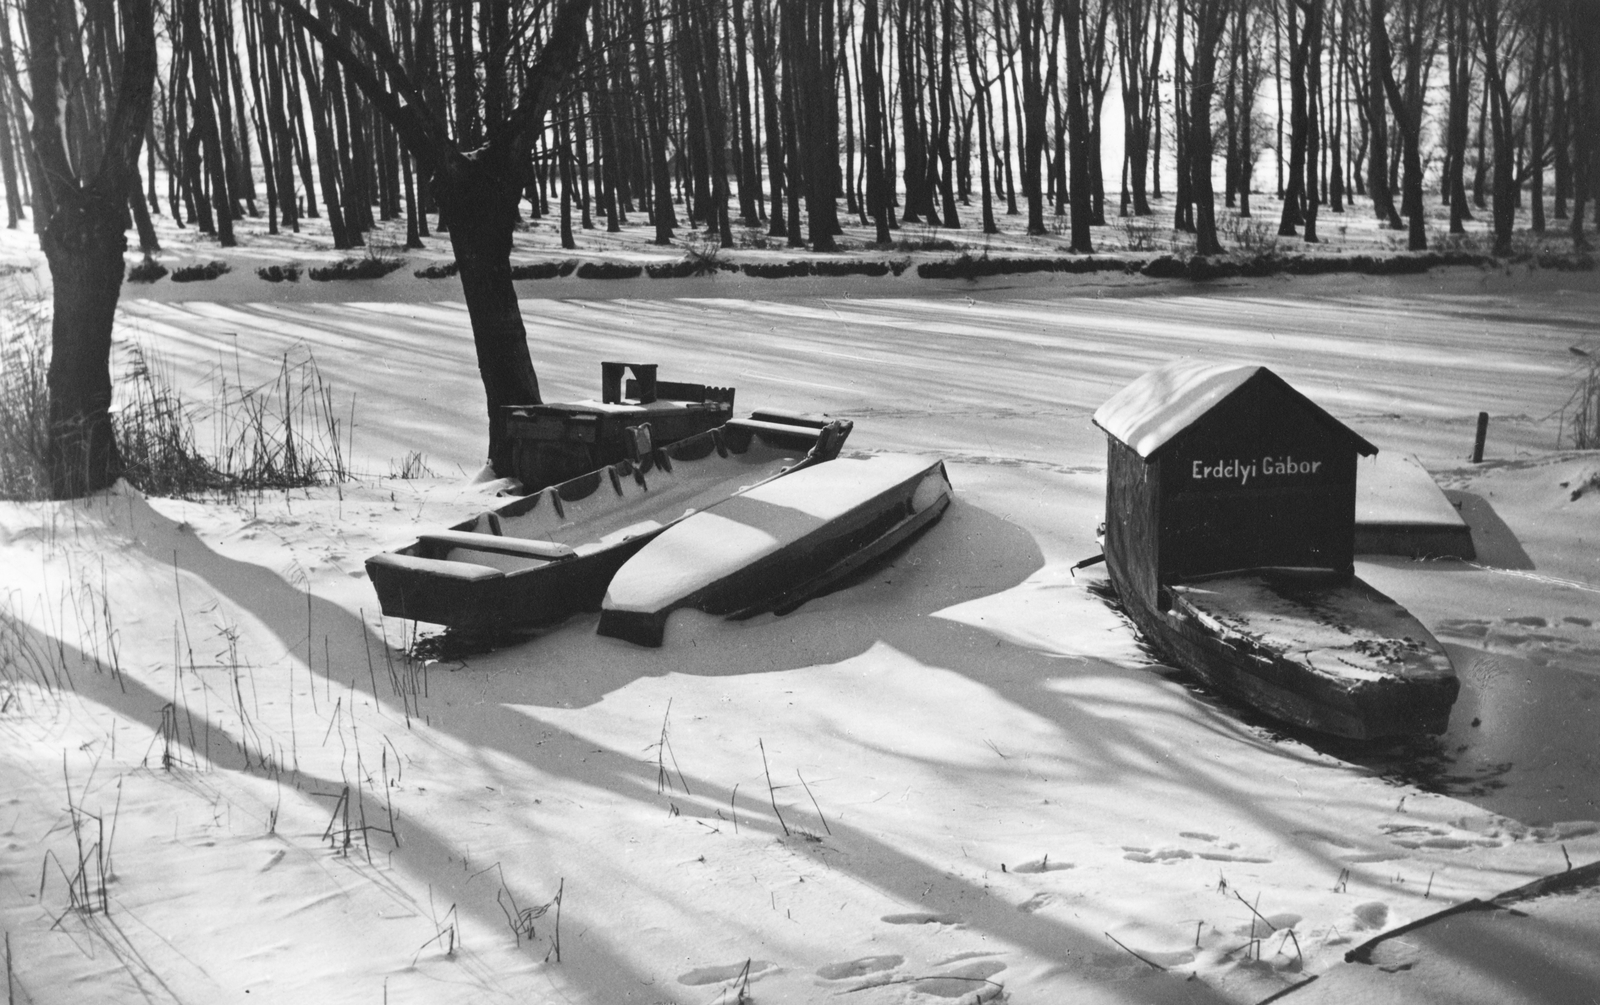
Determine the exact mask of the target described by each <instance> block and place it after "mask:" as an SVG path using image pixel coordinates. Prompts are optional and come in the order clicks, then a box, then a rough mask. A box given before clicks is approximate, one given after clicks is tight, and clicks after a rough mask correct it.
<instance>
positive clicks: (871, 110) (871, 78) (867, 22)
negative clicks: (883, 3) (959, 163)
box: [861, 0, 989, 245]
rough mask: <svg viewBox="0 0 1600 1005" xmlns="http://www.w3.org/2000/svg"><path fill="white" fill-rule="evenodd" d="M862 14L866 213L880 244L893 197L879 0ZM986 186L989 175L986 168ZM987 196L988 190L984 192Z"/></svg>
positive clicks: (865, 0) (873, 0)
mask: <svg viewBox="0 0 1600 1005" xmlns="http://www.w3.org/2000/svg"><path fill="white" fill-rule="evenodd" d="M863 4H864V6H863V10H862V15H861V102H862V106H863V112H862V114H863V117H864V119H865V124H866V137H865V142H864V148H863V150H862V154H863V156H864V157H865V158H866V162H867V198H866V204H867V212H868V213H870V214H871V215H872V220H873V223H874V225H875V226H876V240H877V243H878V244H879V245H887V244H888V243H889V217H890V216H891V215H892V214H893V213H894V206H893V204H892V203H893V197H892V195H891V194H890V193H889V192H888V191H886V189H887V188H888V181H889V178H888V173H887V170H886V167H885V165H884V163H883V136H884V124H883V105H882V101H883V97H882V92H883V77H882V72H883V54H882V52H881V51H880V50H879V48H878V44H879V41H880V40H881V37H882V36H881V35H880V34H879V28H878V0H863ZM985 168H986V170H985V174H984V179H985V184H986V185H987V180H988V177H989V176H988V173H987V165H985ZM985 194H986V195H987V189H986V190H985Z"/></svg>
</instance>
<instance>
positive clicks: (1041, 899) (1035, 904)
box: [1017, 893, 1056, 914]
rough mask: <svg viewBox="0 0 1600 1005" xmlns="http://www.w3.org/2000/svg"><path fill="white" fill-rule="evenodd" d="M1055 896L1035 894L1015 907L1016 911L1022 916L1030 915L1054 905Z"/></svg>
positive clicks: (1051, 894)
mask: <svg viewBox="0 0 1600 1005" xmlns="http://www.w3.org/2000/svg"><path fill="white" fill-rule="evenodd" d="M1055 899H1056V895H1055V894H1053V893H1036V894H1034V895H1033V896H1031V897H1029V898H1028V899H1027V900H1024V901H1023V902H1022V903H1020V904H1018V905H1017V910H1019V911H1021V912H1022V913H1023V914H1032V913H1034V912H1035V911H1039V910H1042V909H1044V908H1046V907H1049V906H1050V905H1051V904H1053V903H1055Z"/></svg>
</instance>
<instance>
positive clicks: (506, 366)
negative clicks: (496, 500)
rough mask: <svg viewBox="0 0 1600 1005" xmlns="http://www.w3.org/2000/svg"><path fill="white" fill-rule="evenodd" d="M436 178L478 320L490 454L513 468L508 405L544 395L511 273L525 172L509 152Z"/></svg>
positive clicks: (466, 294) (500, 468) (475, 335)
mask: <svg viewBox="0 0 1600 1005" xmlns="http://www.w3.org/2000/svg"><path fill="white" fill-rule="evenodd" d="M434 181H435V186H434V191H435V193H436V195H437V197H438V199H439V201H440V203H441V204H443V206H444V210H445V212H447V213H449V214H450V221H451V224H450V247H451V250H452V251H454V252H455V260H456V264H457V266H459V268H460V272H459V275H460V277H461V292H462V296H463V298H464V299H465V300H466V302H467V316H468V317H469V318H470V319H471V322H472V341H473V344H474V346H475V347H476V349H477V357H478V375H479V376H480V377H481V378H482V379H483V389H484V394H485V397H486V399H487V401H486V404H487V407H488V418H489V462H490V464H492V465H493V466H494V469H495V471H497V472H501V473H509V472H510V471H511V441H510V438H509V437H508V436H507V434H506V424H505V416H504V414H503V410H504V408H505V407H506V406H509V405H534V404H538V403H539V402H540V401H541V400H542V399H541V398H540V397H539V378H538V376H537V375H536V374H535V373H534V369H533V358H532V356H531V355H530V354H529V352H528V331H527V328H526V327H524V325H523V322H522V310H521V308H520V307H519V306H518V304H517V291H516V287H515V285H514V284H513V283H512V281H511V234H512V230H513V227H514V221H515V219H516V217H515V209H516V205H517V202H518V201H519V200H520V199H521V197H522V181H521V173H520V171H519V170H517V169H516V166H515V165H513V164H511V163H506V162H505V159H504V158H498V157H485V158H482V159H479V160H463V161H462V162H461V163H459V164H457V165H456V166H455V167H454V168H453V169H451V170H449V171H446V172H444V173H442V174H440V175H436V176H435V179H434Z"/></svg>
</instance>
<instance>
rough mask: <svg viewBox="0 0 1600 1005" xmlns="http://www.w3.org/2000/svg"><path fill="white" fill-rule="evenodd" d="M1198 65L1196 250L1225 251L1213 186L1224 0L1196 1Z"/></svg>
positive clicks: (1193, 93) (1194, 81)
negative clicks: (1213, 116)
mask: <svg viewBox="0 0 1600 1005" xmlns="http://www.w3.org/2000/svg"><path fill="white" fill-rule="evenodd" d="M1190 8H1191V10H1193V12H1194V66H1193V76H1192V77H1191V78H1190V81H1189V100H1190V102H1191V104H1190V106H1189V127H1190V132H1189V143H1188V154H1189V165H1190V171H1191V172H1192V173H1191V175H1190V180H1189V190H1190V194H1191V195H1192V196H1193V197H1194V206H1195V221H1194V222H1195V253H1196V254H1199V255H1220V254H1222V243H1221V242H1220V241H1218V240H1217V218H1216V196H1215V194H1214V193H1213V192H1212V188H1211V160H1212V155H1211V102H1212V98H1213V97H1214V96H1215V94H1216V91H1217V80H1216V72H1217V48H1218V46H1220V45H1221V42H1222V28H1223V25H1224V24H1225V23H1226V21H1227V15H1228V9H1227V5H1226V4H1225V3H1224V0H1192V2H1191V4H1190Z"/></svg>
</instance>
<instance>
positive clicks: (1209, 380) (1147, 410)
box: [1094, 359, 1378, 460]
mask: <svg viewBox="0 0 1600 1005" xmlns="http://www.w3.org/2000/svg"><path fill="white" fill-rule="evenodd" d="M1257 376H1260V377H1262V378H1264V379H1269V380H1272V381H1275V382H1276V383H1277V384H1279V385H1280V386H1281V387H1282V388H1283V389H1285V390H1287V391H1288V392H1289V393H1290V394H1292V395H1294V396H1295V397H1296V398H1298V399H1300V400H1301V401H1302V402H1304V403H1305V406H1306V408H1307V409H1309V410H1311V412H1312V414H1313V415H1315V416H1316V417H1317V418H1318V419H1319V420H1320V421H1322V422H1323V423H1324V424H1325V425H1328V426H1331V427H1332V428H1333V429H1335V430H1336V431H1338V432H1340V433H1342V434H1344V435H1345V436H1348V437H1349V438H1350V439H1351V440H1352V441H1354V444H1355V448H1356V450H1357V451H1358V452H1359V453H1361V454H1363V455H1369V456H1370V455H1372V454H1375V453H1377V452H1378V448H1377V447H1375V446H1373V445H1372V444H1371V443H1368V442H1367V441H1366V440H1365V439H1363V438H1362V437H1361V436H1360V435H1358V434H1357V433H1356V432H1355V431H1354V430H1352V429H1351V428H1350V427H1349V426H1346V425H1345V424H1344V423H1342V422H1340V421H1339V420H1338V419H1335V418H1334V417H1333V416H1331V415H1329V414H1328V413H1327V412H1326V411H1324V410H1323V409H1322V407H1321V406H1319V405H1318V404H1317V403H1316V402H1314V401H1312V400H1311V399H1310V398H1307V397H1306V396H1305V395H1303V394H1301V393H1300V392H1299V391H1296V390H1295V389H1294V388H1293V387H1291V386H1290V385H1289V384H1288V383H1287V382H1286V381H1284V379H1283V378H1282V377H1279V376H1278V375H1277V374H1275V373H1273V372H1272V371H1271V370H1268V369H1267V368H1266V367H1264V366H1251V365H1248V364H1242V363H1207V362H1203V361H1201V360H1196V359H1178V360H1174V361H1173V362H1171V363H1168V364H1167V365H1165V366H1161V367H1157V368H1156V369H1154V370H1151V371H1150V372H1148V373H1146V374H1145V375H1144V376H1142V377H1140V378H1139V379H1138V380H1135V381H1134V382H1133V383H1131V384H1129V385H1128V386H1127V387H1125V388H1123V389H1122V390H1120V391H1118V392H1117V393H1116V394H1114V395H1112V396H1111V398H1110V399H1109V400H1107V401H1106V403H1105V404H1103V405H1101V406H1100V408H1099V409H1098V410H1096V412H1095V413H1094V424H1095V425H1097V426H1099V427H1100V428H1101V429H1103V430H1105V431H1106V432H1107V433H1108V434H1110V435H1111V436H1113V437H1115V438H1117V439H1118V440H1121V441H1122V442H1123V443H1126V444H1127V445H1128V446H1130V447H1132V448H1133V449H1134V451H1135V452H1136V453H1137V454H1138V455H1139V456H1140V457H1143V458H1145V459H1146V460H1148V459H1150V457H1151V456H1152V455H1154V454H1155V453H1156V452H1157V451H1159V450H1160V449H1161V448H1162V447H1163V446H1165V445H1166V444H1167V443H1168V442H1169V441H1170V440H1171V439H1172V438H1173V437H1175V436H1177V435H1178V434H1179V433H1181V432H1183V431H1184V430H1185V429H1188V428H1189V427H1190V426H1192V425H1193V424H1194V423H1195V422H1197V421H1199V419H1200V418H1201V417H1202V416H1204V415H1205V414H1206V413H1207V412H1209V411H1211V409H1213V408H1215V407H1216V406H1217V405H1219V404H1221V403H1222V402H1223V401H1224V400H1226V399H1227V398H1228V397H1230V396H1231V395H1232V394H1233V393H1234V392H1235V391H1237V390H1239V389H1240V388H1241V387H1243V386H1244V385H1245V384H1247V383H1249V382H1250V381H1251V380H1252V379H1254V378H1256V377H1257Z"/></svg>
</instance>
